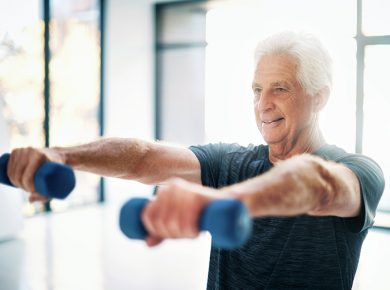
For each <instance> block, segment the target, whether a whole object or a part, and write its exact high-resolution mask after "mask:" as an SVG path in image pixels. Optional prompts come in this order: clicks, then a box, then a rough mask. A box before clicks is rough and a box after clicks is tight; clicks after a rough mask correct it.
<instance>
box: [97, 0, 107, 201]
mask: <svg viewBox="0 0 390 290" xmlns="http://www.w3.org/2000/svg"><path fill="white" fill-rule="evenodd" d="M99 4H100V7H99V8H100V9H99V10H100V14H99V15H100V18H99V28H100V103H99V125H100V136H103V135H104V69H105V66H104V64H105V37H104V36H105V16H106V14H105V13H106V9H105V8H106V1H105V0H100V2H99ZM104 189H105V185H104V178H100V186H99V198H98V200H99V202H104V200H105V190H104Z"/></svg>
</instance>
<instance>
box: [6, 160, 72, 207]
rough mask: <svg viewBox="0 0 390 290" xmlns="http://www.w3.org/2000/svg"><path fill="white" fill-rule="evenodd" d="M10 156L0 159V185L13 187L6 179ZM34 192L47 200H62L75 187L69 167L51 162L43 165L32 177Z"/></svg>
mask: <svg viewBox="0 0 390 290" xmlns="http://www.w3.org/2000/svg"><path fill="white" fill-rule="evenodd" d="M9 158H10V154H8V153H6V154H3V155H2V156H1V157H0V183H2V184H5V185H10V186H14V185H13V184H12V183H11V181H10V180H9V178H8V175H7V166H8V160H9ZM34 185H35V190H36V191H37V192H38V193H39V194H42V195H44V196H47V197H49V198H58V199H64V198H66V197H67V196H68V195H69V193H70V192H71V191H72V190H73V188H74V187H75V185H76V179H75V175H74V172H73V170H72V168H71V167H69V166H67V165H63V164H59V163H55V162H51V161H46V162H45V163H43V164H42V165H41V166H40V167H39V168H38V169H37V171H36V172H35V175H34Z"/></svg>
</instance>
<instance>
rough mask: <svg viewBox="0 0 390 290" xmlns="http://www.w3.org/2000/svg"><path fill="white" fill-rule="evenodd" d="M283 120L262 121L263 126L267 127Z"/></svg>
mask: <svg viewBox="0 0 390 290" xmlns="http://www.w3.org/2000/svg"><path fill="white" fill-rule="evenodd" d="M283 119H284V118H279V119H275V120H272V121H263V124H266V125H269V124H273V123H276V122H279V121H282V120H283Z"/></svg>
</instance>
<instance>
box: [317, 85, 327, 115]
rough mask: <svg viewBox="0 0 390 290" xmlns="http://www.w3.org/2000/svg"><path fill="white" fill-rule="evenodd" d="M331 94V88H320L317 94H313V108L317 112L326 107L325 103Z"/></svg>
mask: <svg viewBox="0 0 390 290" xmlns="http://www.w3.org/2000/svg"><path fill="white" fill-rule="evenodd" d="M329 95H330V89H329V87H327V86H326V87H323V88H322V89H321V90H319V91H318V92H317V94H315V95H314V96H313V98H314V100H313V110H314V112H315V113H318V112H319V111H321V110H322V109H323V108H324V107H325V105H326V104H327V103H328V99H329Z"/></svg>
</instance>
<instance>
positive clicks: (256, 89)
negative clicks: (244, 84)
mask: <svg viewBox="0 0 390 290" xmlns="http://www.w3.org/2000/svg"><path fill="white" fill-rule="evenodd" d="M253 92H254V93H255V95H260V94H261V89H260V88H255V89H254V90H253Z"/></svg>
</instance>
